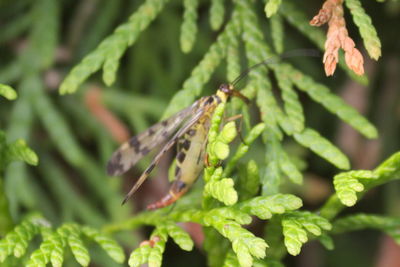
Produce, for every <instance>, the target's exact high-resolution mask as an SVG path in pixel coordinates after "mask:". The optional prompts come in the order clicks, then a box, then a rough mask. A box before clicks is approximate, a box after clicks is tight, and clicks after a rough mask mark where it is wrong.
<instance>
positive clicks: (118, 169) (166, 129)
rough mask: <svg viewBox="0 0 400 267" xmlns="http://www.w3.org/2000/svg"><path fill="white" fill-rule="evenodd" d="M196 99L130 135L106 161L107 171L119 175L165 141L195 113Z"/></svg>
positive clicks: (109, 173)
mask: <svg viewBox="0 0 400 267" xmlns="http://www.w3.org/2000/svg"><path fill="white" fill-rule="evenodd" d="M198 106H199V105H198V101H196V102H195V103H193V104H192V105H191V106H189V107H187V108H185V109H183V110H181V111H179V112H178V113H176V114H175V115H172V116H171V117H169V118H168V119H166V120H164V121H161V122H159V123H157V124H154V125H153V126H151V127H150V128H148V129H147V130H146V131H144V132H143V133H141V134H139V135H136V136H134V137H132V138H131V139H130V140H129V141H127V142H125V143H124V144H122V145H121V146H120V148H119V149H118V150H117V151H115V152H114V153H113V155H112V157H111V159H110V160H109V161H108V164H107V173H108V175H110V176H116V175H121V174H123V173H125V172H126V171H128V170H129V169H130V168H131V167H132V166H133V165H135V164H136V162H138V161H139V160H140V159H141V158H142V157H144V156H145V155H147V153H149V152H150V151H151V150H152V149H153V148H154V147H156V146H157V145H159V144H161V143H163V142H165V141H166V140H167V139H168V138H169V137H170V136H171V135H172V134H173V133H174V131H175V130H176V129H177V128H178V127H179V125H181V124H182V122H183V121H185V119H187V118H188V116H189V115H192V114H193V113H196V110H197V109H198V108H199V107H198Z"/></svg>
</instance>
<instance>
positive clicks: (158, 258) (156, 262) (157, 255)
mask: <svg viewBox="0 0 400 267" xmlns="http://www.w3.org/2000/svg"><path fill="white" fill-rule="evenodd" d="M151 236H152V239H153V238H154V237H155V236H157V237H159V240H158V241H157V242H155V244H154V246H153V248H152V249H151V251H150V254H149V258H148V263H149V267H160V266H161V263H162V254H163V253H164V249H165V243H166V242H167V232H166V230H165V228H156V230H154V232H153V234H152V235H151Z"/></svg>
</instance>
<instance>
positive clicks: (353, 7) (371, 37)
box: [344, 0, 381, 60]
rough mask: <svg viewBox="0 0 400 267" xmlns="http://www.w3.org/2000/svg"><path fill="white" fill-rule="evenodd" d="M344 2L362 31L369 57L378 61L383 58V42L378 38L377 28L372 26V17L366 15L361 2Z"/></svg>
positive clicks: (349, 0)
mask: <svg viewBox="0 0 400 267" xmlns="http://www.w3.org/2000/svg"><path fill="white" fill-rule="evenodd" d="M344 2H345V4H346V6H347V7H348V9H349V10H350V12H351V15H352V16H353V20H354V23H355V24H356V25H357V27H358V28H359V30H360V34H361V37H362V38H363V40H364V45H365V48H366V49H367V51H368V54H369V56H370V57H371V58H372V59H375V60H378V58H379V57H380V56H381V41H380V40H379V38H378V34H377V32H376V29H375V27H374V26H373V25H372V21H371V17H370V16H369V15H368V14H367V13H365V10H364V8H363V7H362V5H361V2H360V1H359V0H345V1H344Z"/></svg>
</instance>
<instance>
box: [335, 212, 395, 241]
mask: <svg viewBox="0 0 400 267" xmlns="http://www.w3.org/2000/svg"><path fill="white" fill-rule="evenodd" d="M399 227H400V219H399V218H398V217H389V216H382V215H375V214H364V213H360V214H354V215H349V216H346V217H344V218H340V219H337V220H335V221H334V222H333V229H332V232H333V233H335V234H338V233H345V232H350V231H356V230H363V229H366V228H372V229H378V230H381V231H384V232H386V233H387V234H388V235H390V236H392V237H393V238H394V240H395V241H396V243H400V242H399V241H400V234H399Z"/></svg>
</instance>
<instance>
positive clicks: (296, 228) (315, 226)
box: [282, 211, 332, 256]
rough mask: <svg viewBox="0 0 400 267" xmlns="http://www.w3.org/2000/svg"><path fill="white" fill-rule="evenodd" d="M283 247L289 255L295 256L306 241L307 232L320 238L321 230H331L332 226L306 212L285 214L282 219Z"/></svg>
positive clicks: (326, 221) (321, 218)
mask: <svg viewBox="0 0 400 267" xmlns="http://www.w3.org/2000/svg"><path fill="white" fill-rule="evenodd" d="M282 228H283V235H284V237H285V240H284V242H285V246H286V248H287V250H288V252H289V254H291V255H293V256H296V255H298V254H299V253H300V250H301V247H302V245H303V244H304V243H306V242H307V241H308V237H307V232H310V233H312V234H313V235H316V236H320V235H321V234H322V230H331V229H332V225H331V224H330V223H329V221H328V220H327V219H325V218H323V217H320V216H318V215H316V214H314V213H311V212H308V211H293V212H289V213H285V214H284V215H283V219H282Z"/></svg>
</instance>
